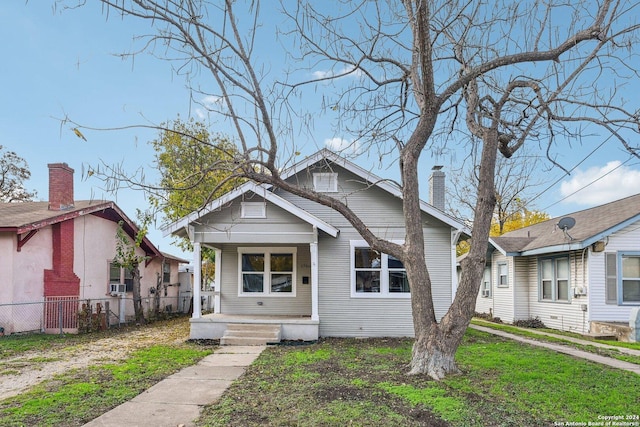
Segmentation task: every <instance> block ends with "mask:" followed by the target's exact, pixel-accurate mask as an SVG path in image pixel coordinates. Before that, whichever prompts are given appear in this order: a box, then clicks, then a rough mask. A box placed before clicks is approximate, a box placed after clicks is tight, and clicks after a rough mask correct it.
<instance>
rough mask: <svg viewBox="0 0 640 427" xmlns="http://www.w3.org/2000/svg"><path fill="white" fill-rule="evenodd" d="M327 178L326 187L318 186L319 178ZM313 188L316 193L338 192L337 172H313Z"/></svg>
mask: <svg viewBox="0 0 640 427" xmlns="http://www.w3.org/2000/svg"><path fill="white" fill-rule="evenodd" d="M324 177H328V178H329V187H328V188H318V181H319V179H320V178H324ZM313 189H314V190H315V191H317V192H318V193H337V192H338V174H337V173H336V172H316V173H314V174H313Z"/></svg>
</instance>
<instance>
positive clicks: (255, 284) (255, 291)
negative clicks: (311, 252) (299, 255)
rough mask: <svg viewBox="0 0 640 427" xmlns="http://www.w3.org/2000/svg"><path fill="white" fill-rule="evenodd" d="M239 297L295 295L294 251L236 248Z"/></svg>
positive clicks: (285, 249)
mask: <svg viewBox="0 0 640 427" xmlns="http://www.w3.org/2000/svg"><path fill="white" fill-rule="evenodd" d="M238 263H239V267H238V268H239V283H240V286H239V294H240V295H249V296H295V292H296V286H295V284H296V248H238Z"/></svg>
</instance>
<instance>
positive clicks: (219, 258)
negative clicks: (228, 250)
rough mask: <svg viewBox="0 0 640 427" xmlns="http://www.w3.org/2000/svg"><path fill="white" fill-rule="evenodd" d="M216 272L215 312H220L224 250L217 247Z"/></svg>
mask: <svg viewBox="0 0 640 427" xmlns="http://www.w3.org/2000/svg"><path fill="white" fill-rule="evenodd" d="M215 265H216V272H215V279H214V280H215V282H216V287H215V290H214V293H213V312H214V313H220V287H221V285H222V251H221V250H220V249H216V264H215Z"/></svg>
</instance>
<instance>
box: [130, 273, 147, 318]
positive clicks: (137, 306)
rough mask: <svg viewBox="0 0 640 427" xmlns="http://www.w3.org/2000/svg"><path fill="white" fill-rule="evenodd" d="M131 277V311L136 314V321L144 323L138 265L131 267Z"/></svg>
mask: <svg viewBox="0 0 640 427" xmlns="http://www.w3.org/2000/svg"><path fill="white" fill-rule="evenodd" d="M131 277H132V278H133V312H134V313H135V316H136V323H140V324H142V323H145V319H144V310H143V308H142V296H141V295H140V269H139V268H138V266H136V267H134V268H133V269H131Z"/></svg>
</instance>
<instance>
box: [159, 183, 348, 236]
mask: <svg viewBox="0 0 640 427" xmlns="http://www.w3.org/2000/svg"><path fill="white" fill-rule="evenodd" d="M267 188H268V186H266V185H264V184H257V183H255V182H251V181H247V182H245V183H244V184H242V185H241V186H239V187H238V188H236V189H235V190H232V191H230V192H228V193H226V194H224V195H222V196H221V197H219V198H217V199H215V200H213V201H212V202H211V203H209V204H207V206H205V207H204V208H203V209H200V210H198V211H195V212H192V213H191V214H189V215H187V216H185V217H183V218H182V219H180V220H178V221H176V222H173V223H171V224H169V225H167V226H165V227H163V228H162V232H163V234H164V235H165V236H167V235H169V234H174V233H176V232H179V231H180V230H185V229H186V228H188V227H189V225H191V224H192V223H193V222H195V221H197V220H198V219H200V218H202V217H203V216H205V215H207V214H209V213H211V212H215V211H216V210H218V209H221V208H222V207H223V206H225V205H226V204H227V203H229V202H231V201H233V200H235V199H237V198H238V197H240V196H242V195H243V194H246V193H248V192H253V193H255V194H257V195H259V196H261V197H263V198H264V199H265V200H267V201H269V202H271V203H273V204H274V205H276V206H278V207H280V208H282V209H284V210H286V211H287V212H289V213H291V214H293V215H295V216H296V217H298V218H300V219H301V220H303V221H305V222H306V223H308V224H311V225H312V226H314V227H317V228H318V230H322V231H324V232H325V233H327V234H328V235H330V236H331V237H336V236H337V235H338V233H339V232H340V230H338V229H337V228H335V227H334V226H332V225H331V224H328V223H327V222H325V221H323V220H321V219H320V218H318V217H316V216H315V215H312V214H310V213H309V212H307V211H305V210H303V209H300V208H299V207H297V206H296V205H294V204H293V203H291V202H289V201H288V200H285V199H283V198H282V197H280V196H278V195H276V194H274V193H273V192H271V191H269V190H268V189H267Z"/></svg>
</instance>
